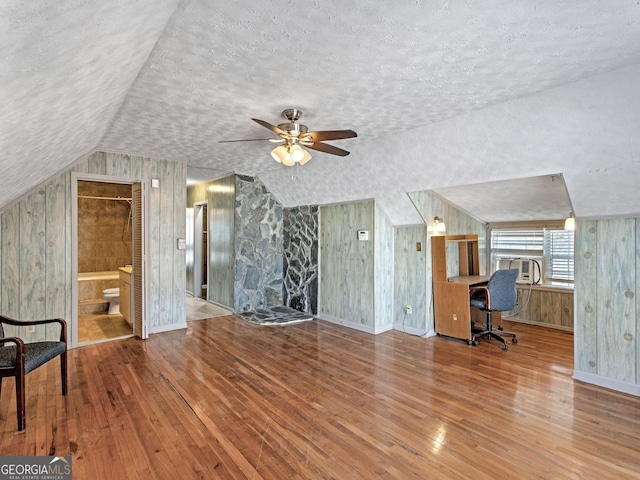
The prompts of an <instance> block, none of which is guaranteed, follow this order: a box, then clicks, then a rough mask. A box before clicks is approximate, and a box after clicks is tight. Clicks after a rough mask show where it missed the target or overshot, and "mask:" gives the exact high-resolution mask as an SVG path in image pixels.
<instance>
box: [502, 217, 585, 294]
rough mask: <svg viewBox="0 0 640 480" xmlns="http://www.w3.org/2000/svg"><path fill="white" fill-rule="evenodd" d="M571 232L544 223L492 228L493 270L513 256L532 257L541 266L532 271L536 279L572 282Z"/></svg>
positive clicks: (510, 260)
mask: <svg viewBox="0 0 640 480" xmlns="http://www.w3.org/2000/svg"><path fill="white" fill-rule="evenodd" d="M573 233H574V232H573V231H571V230H560V229H547V228H544V227H540V228H499V229H492V230H491V265H492V271H495V270H497V269H498V268H505V265H507V266H508V265H509V264H510V263H511V262H512V261H513V260H516V259H531V260H534V261H535V262H534V263H535V264H536V265H537V266H539V267H540V268H539V271H538V272H537V273H534V279H535V281H538V280H539V282H538V283H542V284H545V285H565V286H568V285H573ZM507 262H508V263H507Z"/></svg>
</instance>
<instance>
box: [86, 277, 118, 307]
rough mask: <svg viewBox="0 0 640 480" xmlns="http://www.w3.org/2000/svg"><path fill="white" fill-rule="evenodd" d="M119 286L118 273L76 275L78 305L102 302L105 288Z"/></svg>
mask: <svg viewBox="0 0 640 480" xmlns="http://www.w3.org/2000/svg"><path fill="white" fill-rule="evenodd" d="M119 286H120V272H119V271H118V270H114V271H112V272H84V273H78V303H95V302H98V301H100V302H103V301H104V300H103V299H102V291H103V290H104V289H105V288H114V287H119Z"/></svg>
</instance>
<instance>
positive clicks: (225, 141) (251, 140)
mask: <svg viewBox="0 0 640 480" xmlns="http://www.w3.org/2000/svg"><path fill="white" fill-rule="evenodd" d="M270 140H273V138H247V139H245V140H218V143H235V142H268V141H270Z"/></svg>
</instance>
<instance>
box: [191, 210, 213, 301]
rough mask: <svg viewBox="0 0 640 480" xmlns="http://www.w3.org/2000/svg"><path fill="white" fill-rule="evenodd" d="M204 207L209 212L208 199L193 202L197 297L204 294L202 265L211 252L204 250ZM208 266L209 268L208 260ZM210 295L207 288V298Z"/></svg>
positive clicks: (194, 262) (194, 280) (194, 281)
mask: <svg viewBox="0 0 640 480" xmlns="http://www.w3.org/2000/svg"><path fill="white" fill-rule="evenodd" d="M203 207H207V214H208V210H209V205H208V202H207V201H204V202H196V203H194V204H193V296H194V297H197V298H200V296H201V295H202V273H203V272H202V265H203V260H204V258H205V257H204V255H208V254H209V252H203V251H202V250H203V249H202V233H203V232H204V230H203V228H202V212H203V210H204V209H203ZM208 231H209V229H208V228H207V232H208ZM207 235H208V233H207ZM207 245H208V242H207ZM207 268H209V262H208V261H207ZM207 273H208V272H207ZM208 278H209V276H208V275H207V279H208ZM208 297H209V290H208V289H207V298H208Z"/></svg>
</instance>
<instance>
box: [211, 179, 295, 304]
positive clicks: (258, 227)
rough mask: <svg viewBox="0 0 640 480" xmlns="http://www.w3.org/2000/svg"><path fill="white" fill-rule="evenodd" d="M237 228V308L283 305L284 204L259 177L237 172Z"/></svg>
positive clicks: (235, 288) (235, 287)
mask: <svg viewBox="0 0 640 480" xmlns="http://www.w3.org/2000/svg"><path fill="white" fill-rule="evenodd" d="M234 230H235V259H236V260H235V261H236V265H235V286H234V290H235V295H234V297H235V306H234V310H235V311H236V312H248V311H255V310H257V309H259V308H266V307H271V306H280V305H282V304H283V302H282V283H283V276H282V269H283V238H282V237H283V235H282V232H283V208H282V205H281V204H280V202H279V201H278V200H277V199H276V197H275V196H274V195H273V194H272V193H271V192H269V191H268V190H267V189H266V187H265V186H264V184H263V183H262V182H261V181H260V180H259V179H258V178H252V177H247V176H242V175H236V202H235V228H234ZM214 248H215V246H214Z"/></svg>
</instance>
